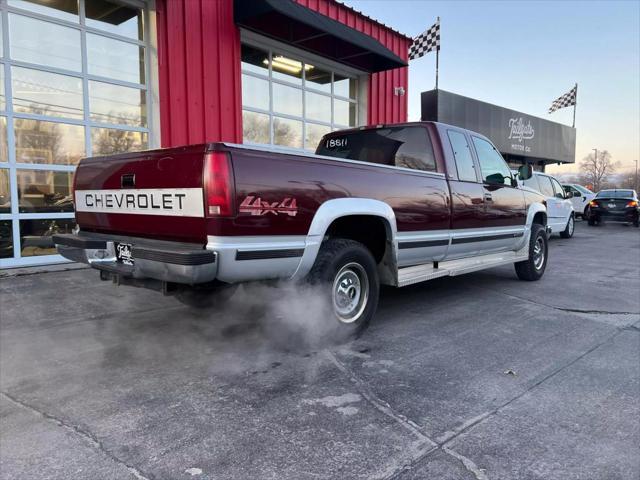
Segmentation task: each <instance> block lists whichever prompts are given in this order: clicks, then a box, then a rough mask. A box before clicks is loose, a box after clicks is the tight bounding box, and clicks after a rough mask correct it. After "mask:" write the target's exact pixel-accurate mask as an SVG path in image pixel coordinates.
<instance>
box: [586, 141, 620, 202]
mask: <svg viewBox="0 0 640 480" xmlns="http://www.w3.org/2000/svg"><path fill="white" fill-rule="evenodd" d="M598 153H599V154H598V156H597V157H596V156H595V154H593V153H590V154H589V155H587V156H586V157H585V158H584V159H583V160H582V163H580V170H581V171H582V174H583V175H584V177H585V180H586V182H587V183H588V184H589V185H590V186H591V188H592V190H593V191H594V192H597V191H599V190H600V189H601V188H602V186H603V183H604V182H605V181H606V180H607V177H608V176H609V175H611V174H612V173H614V172H615V171H616V168H617V167H618V166H619V162H615V163H614V162H613V161H612V160H611V154H610V153H609V152H608V151H607V150H604V151H602V152H598Z"/></svg>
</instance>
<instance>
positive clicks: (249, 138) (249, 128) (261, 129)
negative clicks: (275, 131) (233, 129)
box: [242, 110, 270, 143]
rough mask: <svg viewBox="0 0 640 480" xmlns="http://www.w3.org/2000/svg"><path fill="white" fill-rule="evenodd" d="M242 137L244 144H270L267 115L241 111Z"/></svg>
mask: <svg viewBox="0 0 640 480" xmlns="http://www.w3.org/2000/svg"><path fill="white" fill-rule="evenodd" d="M242 137H243V138H244V141H245V142H250V143H270V142H269V115H266V114H264V113H256V112H250V111H248V110H243V111H242Z"/></svg>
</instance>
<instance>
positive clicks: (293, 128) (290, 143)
mask: <svg viewBox="0 0 640 480" xmlns="http://www.w3.org/2000/svg"><path fill="white" fill-rule="evenodd" d="M273 143H275V144H276V145H282V146H284V147H291V148H302V122H299V121H297V120H289V119H287V118H278V117H273Z"/></svg>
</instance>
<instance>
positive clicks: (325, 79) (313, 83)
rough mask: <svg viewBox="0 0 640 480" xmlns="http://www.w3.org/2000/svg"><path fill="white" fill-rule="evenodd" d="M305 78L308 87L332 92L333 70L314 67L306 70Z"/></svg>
mask: <svg viewBox="0 0 640 480" xmlns="http://www.w3.org/2000/svg"><path fill="white" fill-rule="evenodd" d="M304 79H305V81H306V83H307V88H313V89H314V90H320V91H321V92H325V93H331V72H328V71H326V70H322V69H321V68H318V67H313V68H311V69H310V70H307V71H306V72H305V77H304Z"/></svg>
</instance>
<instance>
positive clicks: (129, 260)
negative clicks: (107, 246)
mask: <svg viewBox="0 0 640 480" xmlns="http://www.w3.org/2000/svg"><path fill="white" fill-rule="evenodd" d="M114 247H115V249H116V260H117V261H118V262H120V263H122V264H124V265H131V266H133V255H131V244H130V243H114Z"/></svg>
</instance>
